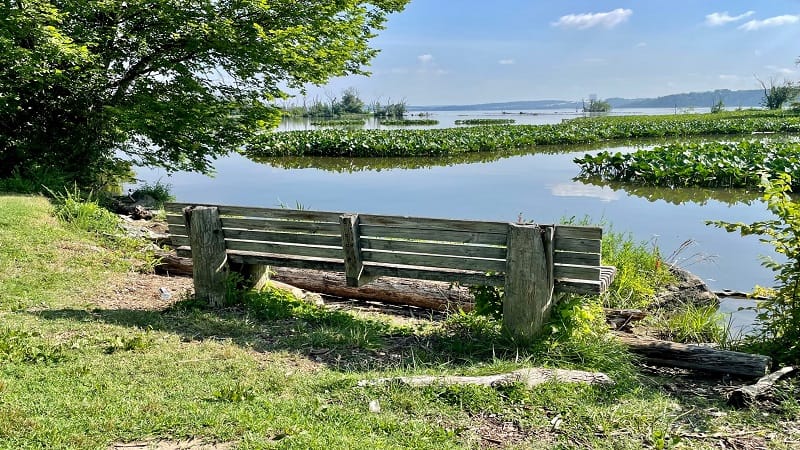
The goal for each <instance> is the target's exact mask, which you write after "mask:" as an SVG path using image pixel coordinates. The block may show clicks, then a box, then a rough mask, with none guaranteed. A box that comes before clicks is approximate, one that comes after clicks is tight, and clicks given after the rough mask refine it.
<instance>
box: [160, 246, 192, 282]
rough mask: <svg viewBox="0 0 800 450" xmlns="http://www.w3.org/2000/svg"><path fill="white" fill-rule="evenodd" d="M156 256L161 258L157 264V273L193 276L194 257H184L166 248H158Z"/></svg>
mask: <svg viewBox="0 0 800 450" xmlns="http://www.w3.org/2000/svg"><path fill="white" fill-rule="evenodd" d="M155 256H156V258H158V259H159V261H158V264H157V265H156V273H159V274H167V275H179V276H187V277H190V276H192V258H182V257H180V256H177V255H175V252H167V251H164V250H156V252H155Z"/></svg>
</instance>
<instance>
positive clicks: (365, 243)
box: [361, 237, 506, 259]
mask: <svg viewBox="0 0 800 450" xmlns="http://www.w3.org/2000/svg"><path fill="white" fill-rule="evenodd" d="M361 248H362V249H369V250H386V251H394V252H411V253H428V254H433V255H448V256H468V257H473V258H490V259H505V258H506V248H505V247H499V246H493V247H489V246H485V245H470V244H440V243H435V242H418V241H401V240H388V239H374V238H363V237H362V238H361Z"/></svg>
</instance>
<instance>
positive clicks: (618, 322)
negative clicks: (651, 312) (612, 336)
mask: <svg viewBox="0 0 800 450" xmlns="http://www.w3.org/2000/svg"><path fill="white" fill-rule="evenodd" d="M603 312H604V313H605V315H606V322H607V323H608V324H609V325H611V327H612V328H613V329H615V330H626V329H629V328H631V324H633V323H634V322H638V321H640V320H642V319H644V318H645V317H647V313H645V312H643V311H640V310H638V309H610V308H603Z"/></svg>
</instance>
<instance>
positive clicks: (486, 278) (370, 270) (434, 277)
mask: <svg viewBox="0 0 800 450" xmlns="http://www.w3.org/2000/svg"><path fill="white" fill-rule="evenodd" d="M364 275H365V276H369V277H396V278H411V279H415V280H430V281H444V282H447V283H451V282H452V283H461V284H463V285H485V286H502V285H503V283H504V281H503V280H504V277H503V276H502V275H486V274H483V273H478V272H466V271H458V270H445V269H439V270H436V269H429V268H425V267H408V266H405V267H403V266H391V265H380V264H379V263H369V262H365V263H364Z"/></svg>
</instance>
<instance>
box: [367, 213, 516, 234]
mask: <svg viewBox="0 0 800 450" xmlns="http://www.w3.org/2000/svg"><path fill="white" fill-rule="evenodd" d="M359 217H360V218H361V219H360V220H361V224H362V225H380V226H388V227H400V228H412V229H426V230H444V231H469V232H479V233H498V234H506V232H507V228H508V224H507V223H505V222H481V221H475V220H453V219H433V218H428V217H406V216H381V215H375V214H359Z"/></svg>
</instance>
